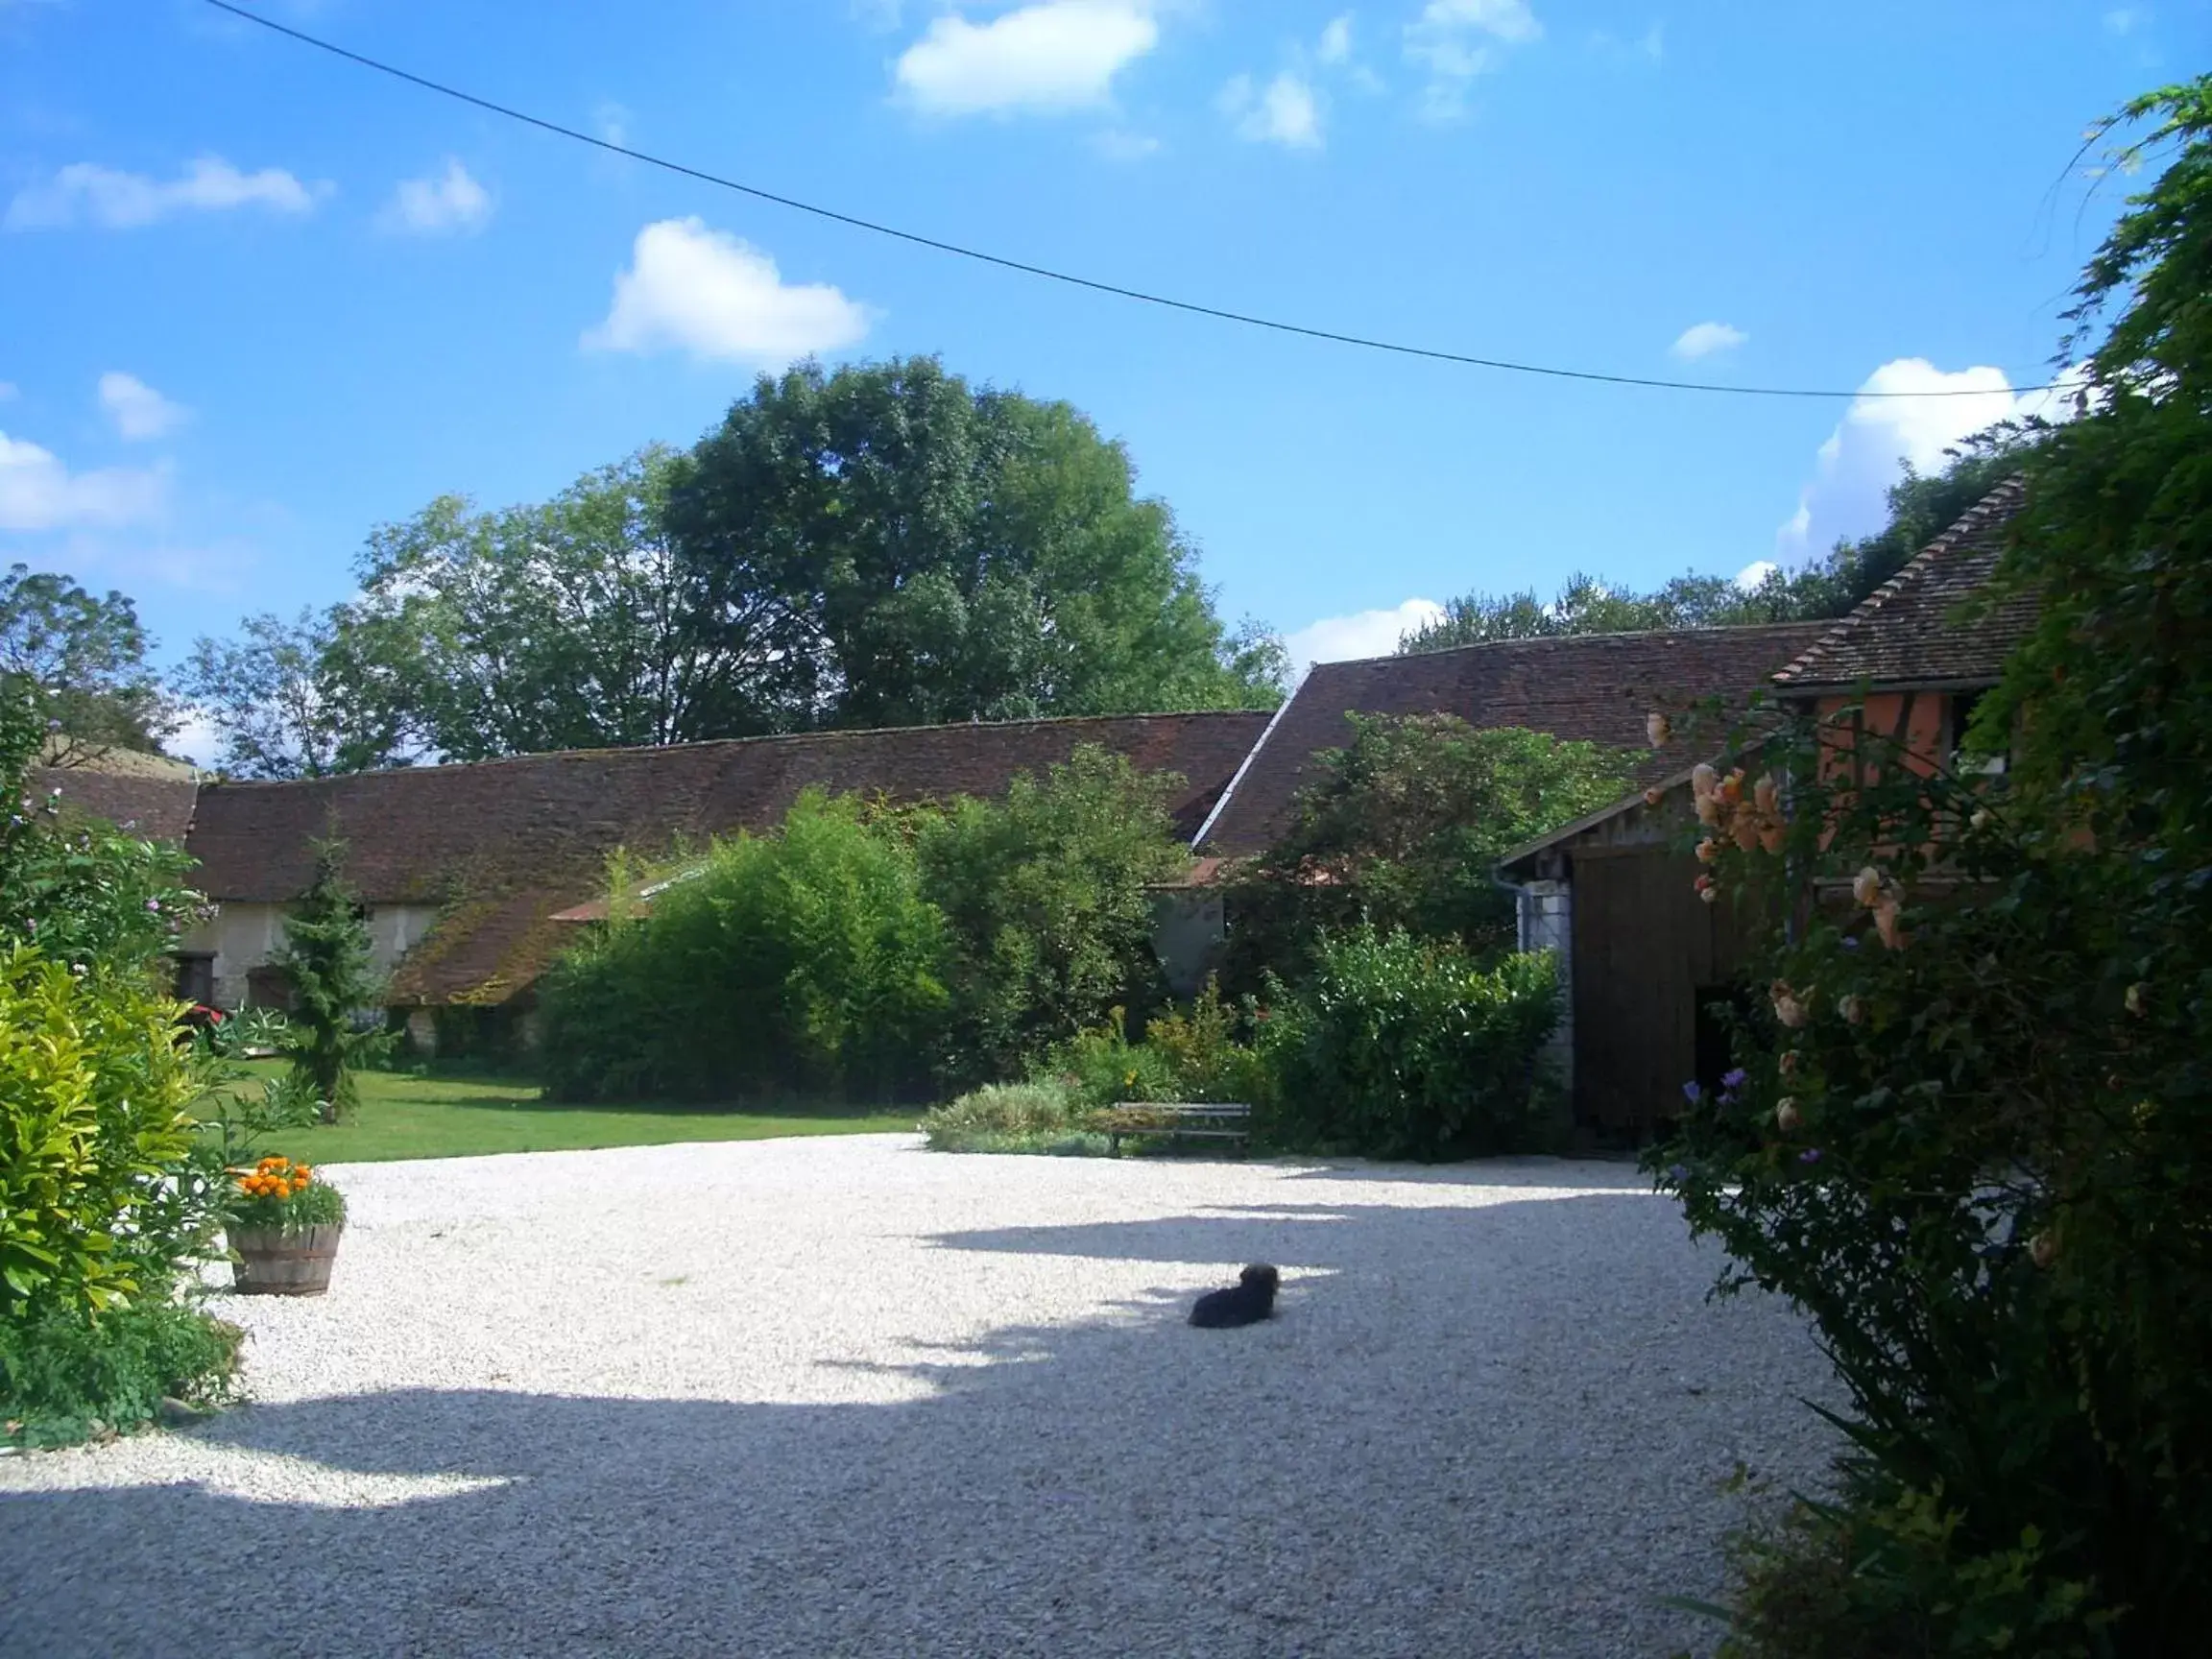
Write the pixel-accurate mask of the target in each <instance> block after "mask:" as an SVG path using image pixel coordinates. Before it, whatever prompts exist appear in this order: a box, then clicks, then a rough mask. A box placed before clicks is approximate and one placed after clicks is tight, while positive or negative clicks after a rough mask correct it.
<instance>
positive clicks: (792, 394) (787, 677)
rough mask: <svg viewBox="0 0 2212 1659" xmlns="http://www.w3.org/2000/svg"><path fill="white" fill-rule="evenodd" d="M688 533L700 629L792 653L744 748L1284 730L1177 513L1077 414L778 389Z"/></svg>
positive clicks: (738, 416)
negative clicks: (1142, 488)
mask: <svg viewBox="0 0 2212 1659" xmlns="http://www.w3.org/2000/svg"><path fill="white" fill-rule="evenodd" d="M669 509H670V524H671V528H672V529H673V531H674V533H675V536H676V541H677V545H678V549H679V552H680V554H681V557H682V559H683V561H684V564H685V570H686V571H687V573H688V575H689V577H690V579H691V584H692V586H691V589H690V592H691V595H692V598H693V602H694V604H693V609H692V612H691V614H690V619H691V622H692V624H693V626H694V627H696V628H698V629H700V630H702V631H703V632H704V634H705V635H706V637H708V638H709V639H716V640H721V641H725V642H727V645H728V647H729V648H730V649H733V650H737V649H742V648H744V647H746V646H748V645H750V644H751V643H752V642H753V641H755V640H762V641H765V642H767V644H768V646H769V648H770V649H772V650H773V651H774V652H776V653H777V656H776V661H777V662H778V664H779V672H778V674H777V676H776V679H775V689H774V694H773V695H772V696H769V697H766V698H761V699H755V700H751V701H746V700H733V702H732V703H731V704H730V706H729V707H728V709H726V711H725V712H724V714H723V718H722V721H721V724H722V726H723V727H724V728H725V729H730V730H738V729H756V730H757V729H778V728H793V727H805V726H827V727H854V726H900V725H915V724H922V723H927V722H936V721H951V720H969V719H1001V718H1019V717H1023V716H1030V715H1040V714H1099V713H1120V712H1134V711H1137V710H1142V709H1153V710H1172V709H1204V708H1238V707H1266V706H1269V705H1270V704H1272V703H1273V702H1275V701H1277V700H1279V699H1280V697H1281V688H1280V685H1279V683H1278V682H1277V681H1276V680H1273V679H1270V678H1269V677H1268V676H1269V675H1270V674H1271V673H1273V672H1275V671H1276V670H1277V669H1278V668H1279V661H1278V660H1277V659H1275V658H1274V657H1272V656H1270V654H1269V652H1268V650H1267V647H1266V644H1265V642H1264V641H1261V640H1254V639H1253V638H1251V637H1249V636H1247V637H1242V638H1232V637H1229V636H1228V635H1227V634H1226V633H1225V631H1224V629H1223V628H1222V625H1221V623H1220V621H1219V619H1218V618H1217V617H1216V616H1215V615H1214V611H1213V607H1212V604H1211V601H1210V599H1209V596H1208V594H1207V592H1206V590H1205V589H1204V588H1203V587H1202V586H1201V585H1200V584H1199V581H1198V578H1197V574H1196V570H1195V560H1194V555H1193V553H1192V551H1191V548H1190V544H1189V543H1188V542H1187V541H1185V540H1184V539H1183V538H1182V536H1181V535H1180V534H1179V533H1178V532H1177V530H1176V528H1175V523H1174V519H1173V517H1172V516H1171V515H1170V514H1169V512H1168V510H1167V508H1166V505H1165V504H1164V503H1162V502H1160V501H1158V500H1154V499H1147V498H1140V497H1138V496H1137V495H1136V493H1135V473H1134V470H1133V469H1132V468H1131V466H1130V464H1129V458H1128V456H1127V454H1126V453H1125V452H1124V451H1123V450H1122V449H1121V447H1120V446H1119V445H1115V444H1110V443H1108V442H1106V441H1105V440H1104V439H1102V438H1100V437H1099V435H1098V432H1097V429H1096V428H1095V427H1094V425H1093V424H1092V423H1091V421H1089V420H1088V419H1086V418H1085V417H1084V416H1083V415H1081V414H1079V413H1078V412H1077V411H1076V410H1074V409H1072V408H1070V406H1069V405H1067V404H1065V403H1043V402H1038V401H1036V400H1034V399H1031V398H1029V397H1022V396H1021V395H1020V394H1017V393H1009V392H999V391H995V390H990V389H984V390H980V391H978V390H975V389H972V388H971V387H970V386H969V385H968V384H967V382H966V381H964V380H962V379H960V378H959V377H958V376H956V375H951V374H948V373H946V372H945V370H944V368H943V367H942V365H940V364H939V363H938V362H937V361H936V360H935V359H933V358H909V359H905V360H902V361H893V362H889V363H882V364H875V365H869V366H866V367H860V368H847V369H840V370H839V371H837V372H836V373H833V374H832V373H826V372H824V371H823V370H822V369H820V368H818V367H816V366H813V365H807V366H805V367H802V368H799V369H795V370H793V371H791V372H790V373H786V374H785V375H784V376H783V377H782V378H781V379H771V378H768V377H766V376H763V377H762V378H761V380H760V381H759V382H758V383H757V385H756V386H755V388H754V391H753V395H752V396H751V397H749V398H746V399H744V400H742V401H740V402H738V403H737V404H735V405H734V406H733V408H732V409H731V411H730V414H729V417H728V418H727V419H726V420H725V421H723V423H722V426H721V428H720V429H719V430H718V431H716V432H713V433H710V434H709V435H708V437H707V438H706V439H704V440H703V441H702V442H701V443H700V444H699V445H698V446H697V448H696V449H694V450H693V451H692V454H691V457H690V460H689V463H688V465H687V467H686V469H685V475H684V476H683V478H682V479H681V481H680V482H679V484H678V485H677V487H676V488H675V489H674V490H673V491H672V492H671V494H670V500H669Z"/></svg>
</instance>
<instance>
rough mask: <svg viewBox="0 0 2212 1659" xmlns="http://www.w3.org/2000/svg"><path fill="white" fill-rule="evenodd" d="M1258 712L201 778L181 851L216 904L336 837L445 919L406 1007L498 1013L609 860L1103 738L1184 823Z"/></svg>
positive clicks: (398, 987) (293, 867) (989, 783)
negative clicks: (1158, 785)
mask: <svg viewBox="0 0 2212 1659" xmlns="http://www.w3.org/2000/svg"><path fill="white" fill-rule="evenodd" d="M1266 718H1267V717H1266V716H1265V715H1263V714H1254V713H1215V714H1152V715H1131V716H1126V717H1112V718H1099V719H1075V720H1029V721H1017V722H1010V723H1007V724H1002V725H965V726H931V727H918V728H909V729H905V730H900V731H883V732H837V733H810V734H807V735H804V736H794V737H760V738H743V739H733V740H731V741H727V742H716V743H690V744H683V745H679V746H675V747H671V748H662V749H603V750H589V751H579V752H571V753H565V754H558V755H531V756H523V757H517V758H514V759H508V760H487V761H481V762H478V763H476V764H474V765H466V766H435V767H421V768H417V769H414V770H400V771H392V772H370V773H363V774H360V775H358V776H354V777H347V778H329V779H319V780H315V781H302V782H289V783H212V784H207V785H204V787H203V788H202V789H201V791H200V804H199V811H198V814H197V816H196V818H195V819H194V822H193V828H192V834H191V838H190V841H189V843H188V845H189V847H190V849H191V851H192V853H193V854H194V855H195V856H197V857H198V858H199V860H200V862H201V870H200V873H199V875H198V877H197V878H196V879H197V881H198V883H199V885H200V886H201V887H202V888H203V889H204V891H205V892H207V893H208V894H209V896H210V897H212V898H214V899H216V900H218V901H224V900H228V901H231V902H262V903H284V902H289V901H291V900H292V899H294V898H297V897H298V896H299V894H300V893H301V891H302V890H303V889H304V888H305V887H306V885H307V882H308V880H309V878H310V877H311V876H312V873H313V871H312V860H313V854H312V852H311V849H310V845H309V844H310V842H311V841H312V840H313V839H314V838H316V837H318V836H322V835H326V834H332V833H335V834H336V835H337V836H338V837H339V838H340V839H342V840H344V841H345V842H346V843H347V847H348V858H347V876H348V878H349V881H350V882H351V883H352V884H353V886H354V887H355V888H356V889H357V890H358V891H359V892H360V894H361V896H362V897H363V898H364V899H366V900H368V901H369V902H373V903H386V904H392V903H415V904H431V905H439V906H442V907H444V908H445V912H446V913H445V916H444V917H443V918H442V919H441V920H440V922H439V924H438V926H437V927H436V929H435V930H434V931H433V933H432V934H431V936H430V937H429V938H428V939H426V940H425V941H424V942H423V943H422V945H421V946H420V947H419V948H418V949H417V950H415V951H414V952H413V953H412V954H410V956H409V957H408V958H407V960H406V961H405V962H404V963H403V964H402V966H401V968H400V971H399V974H398V975H397V979H396V982H395V985H394V994H395V998H396V999H397V1000H399V1001H404V1002H415V1001H420V1002H431V1003H436V1002H454V1001H482V1002H498V1001H503V1000H505V999H506V998H509V997H511V996H513V995H514V994H515V993H516V992H517V991H518V990H520V989H521V988H523V987H524V986H526V985H527V984H529V983H530V982H531V981H532V980H534V979H535V978H536V977H537V975H538V974H540V973H541V971H542V970H543V968H544V966H545V965H546V963H547V962H548V961H550V960H551V958H552V956H553V954H554V953H555V952H556V951H557V950H559V948H560V947H561V945H562V944H563V943H565V941H566V939H568V938H571V937H573V935H572V934H570V933H568V932H567V931H566V930H565V928H564V927H563V926H562V925H560V924H558V923H556V922H554V921H553V920H552V918H553V916H554V914H555V913H556V912H557V911H560V910H563V909H565V908H567V907H570V906H573V905H575V904H577V903H578V902H581V901H583V900H586V899H589V898H590V897H591V896H592V894H593V892H594V890H595V889H596V888H597V887H598V885H599V884H600V881H601V879H602V878H603V873H604V869H605V863H606V858H607V854H609V853H610V852H612V851H613V849H614V848H616V847H617V846H628V847H632V848H635V849H637V851H639V852H641V853H645V854H661V853H665V852H666V851H668V850H669V849H670V848H671V847H672V846H673V844H674V843H675V842H676V841H677V840H678V839H679V838H680V837H681V838H686V839H688V840H690V841H693V842H695V843H696V842H704V841H705V840H706V839H707V838H708V837H709V836H711V835H716V834H727V833H730V832H733V831H734V830H737V829H764V828H766V827H768V826H770V825H772V824H774V823H776V822H778V821H779V820H781V817H782V814H783V812H784V809H785V808H786V807H788V806H789V805H790V804H791V803H792V801H793V800H794V799H796V798H797V796H798V794H799V792H800V790H801V789H803V788H805V786H806V785H808V784H819V785H821V786H822V787H824V788H827V789H829V790H832V791H847V790H852V791H858V792H860V793H864V794H875V793H881V794H884V795H887V796H890V797H892V798H893V799H898V800H920V799H929V798H944V797H949V796H953V795H963V794H965V795H985V796H987V795H994V794H997V793H998V792H999V791H1001V790H1003V789H1004V788H1005V786H1006V784H1007V782H1008V781H1009V780H1011V779H1012V778H1013V777H1014V775H1015V774H1017V773H1020V772H1037V771H1041V770H1042V769H1043V768H1044V767H1046V765H1048V764H1050V763H1051V762H1053V761H1058V760H1065V759H1067V758H1068V757H1069V756H1070V754H1072V753H1073V751H1074V750H1075V749H1076V747H1077V746H1078V745H1080V744H1084V743H1095V744H1098V745H1100V746H1101V747H1103V748H1107V749H1111V750H1115V751H1118V752H1119V753H1121V754H1123V755H1126V756H1128V757H1129V758H1130V760H1131V761H1132V762H1133V763H1134V764H1135V765H1136V766H1137V767H1138V768H1139V769H1140V770H1142V771H1145V772H1172V773H1176V774H1178V775H1180V776H1181V777H1182V778H1183V779H1184V780H1185V783H1184V785H1183V787H1182V788H1181V789H1180V790H1179V791H1178V793H1177V795H1176V796H1175V798H1174V800H1173V802H1172V805H1173V808H1174V810H1175V813H1176V816H1177V822H1178V825H1179V826H1180V827H1181V828H1182V829H1183V832H1184V833H1185V834H1189V833H1190V832H1191V831H1192V830H1194V829H1196V828H1197V826H1198V824H1199V823H1200V822H1201V821H1202V820H1203V818H1204V816H1205V814H1206V812H1207V810H1208V808H1209V807H1211V805H1213V802H1214V797H1215V796H1216V795H1217V794H1218V793H1219V791H1220V789H1221V786H1222V784H1223V782H1224V781H1226V780H1227V779H1228V777H1229V775H1230V773H1231V772H1233V771H1235V770H1236V767H1237V763H1238V760H1240V759H1241V758H1242V757H1243V756H1244V755H1245V753H1246V752H1247V751H1248V750H1249V749H1250V748H1251V745H1252V743H1253V740H1254V739H1255V738H1257V737H1258V735H1259V734H1260V732H1261V730H1262V727H1263V726H1264V725H1265V723H1266Z"/></svg>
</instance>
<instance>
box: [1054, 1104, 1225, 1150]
mask: <svg viewBox="0 0 2212 1659" xmlns="http://www.w3.org/2000/svg"><path fill="white" fill-rule="evenodd" d="M1093 1121H1094V1126H1095V1127H1096V1128H1098V1129H1100V1130H1103V1131H1104V1132H1105V1136H1106V1150H1107V1153H1108V1155H1109V1156H1112V1157H1116V1158H1118V1157H1119V1156H1120V1155H1121V1141H1122V1137H1124V1136H1139V1135H1162V1136H1181V1137H1188V1138H1190V1139H1191V1140H1210V1141H1234V1142H1238V1145H1239V1146H1248V1145H1249V1144H1250V1143H1251V1140H1252V1108H1251V1107H1250V1106H1242V1105H1236V1104H1231V1103H1225V1102H1224V1103H1208V1104H1204V1105H1200V1104H1197V1103H1195V1102H1191V1101H1187V1100H1117V1101H1116V1102H1115V1103H1114V1104H1113V1105H1112V1106H1109V1107H1108V1108H1107V1109H1106V1110H1105V1111H1103V1112H1100V1113H1098V1114H1097V1115H1096V1116H1095V1118H1094V1119H1093Z"/></svg>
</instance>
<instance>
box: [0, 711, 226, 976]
mask: <svg viewBox="0 0 2212 1659" xmlns="http://www.w3.org/2000/svg"><path fill="white" fill-rule="evenodd" d="M43 737H44V732H43V730H42V728H41V727H40V726H39V724H38V722H37V721H36V719H35V718H34V715H33V697H32V693H31V691H30V689H29V688H28V687H26V686H25V685H23V684H22V682H21V681H20V680H18V679H15V678H13V677H12V676H9V675H7V674H0V944H5V943H8V942H14V943H17V944H23V945H36V946H38V947H39V948H40V949H42V950H44V951H45V953H46V955H47V958H48V959H49V960H51V961H55V962H60V963H65V964H76V965H79V966H82V967H84V969H85V970H86V971H87V972H93V971H97V972H100V973H129V974H156V973H160V972H162V971H163V961H162V957H163V952H165V951H166V950H169V949H170V948H171V947H172V946H173V945H174V944H175V943H176V938H177V935H178V934H179V933H180V932H181V931H182V930H183V929H184V928H185V927H187V926H191V925H192V924H193V923H194V922H197V921H199V920H201V919H203V918H204V917H205V916H208V915H210V914H212V912H211V911H210V910H209V909H208V908H207V904H206V901H205V900H204V898H203V897H202V896H201V895H200V894H198V893H195V892H192V891H191V890H190V889H188V888H187V887H186V886H185V885H184V874H185V872H186V871H188V870H189V869H191V867H192V860H191V859H190V858H188V857H187V856H185V854H184V853H183V851H182V849H180V848H178V847H175V846H172V845H170V844H168V843H165V842H155V841H142V840H140V839H138V838H137V837H136V836H134V835H131V834H127V833H125V832H124V831H122V830H120V829H115V828H114V827H113V826H111V825H108V824H106V823H103V822H101V821H100V820H98V819H94V818H87V817H83V816H80V815H75V814H70V813H68V812H67V811H66V810H65V806H66V793H65V791H66V788H67V785H66V784H63V785H62V786H61V789H60V790H59V791H49V792H47V793H45V794H43V795H40V796H35V795H33V794H32V793H31V786H30V783H29V781H28V779H29V775H30V771H31V768H32V767H33V766H34V765H35V764H36V761H37V757H38V753H39V747H40V743H41V740H42V739H43Z"/></svg>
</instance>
